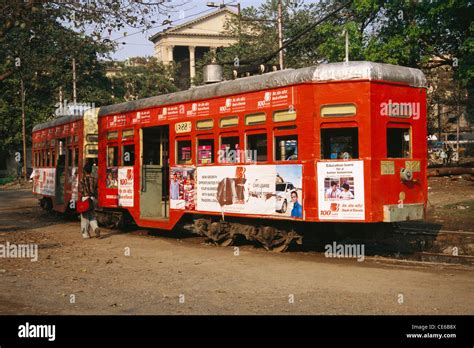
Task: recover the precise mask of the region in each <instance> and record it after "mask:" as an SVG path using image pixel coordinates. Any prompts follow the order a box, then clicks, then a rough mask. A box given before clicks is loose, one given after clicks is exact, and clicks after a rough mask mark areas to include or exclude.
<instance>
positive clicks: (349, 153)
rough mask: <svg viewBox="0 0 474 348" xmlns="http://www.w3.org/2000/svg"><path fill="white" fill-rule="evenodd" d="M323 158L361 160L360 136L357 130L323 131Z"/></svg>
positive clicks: (332, 129) (337, 129)
mask: <svg viewBox="0 0 474 348" xmlns="http://www.w3.org/2000/svg"><path fill="white" fill-rule="evenodd" d="M321 158H323V159H351V158H359V136H358V129H357V128H325V129H321Z"/></svg>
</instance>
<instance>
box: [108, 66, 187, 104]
mask: <svg viewBox="0 0 474 348" xmlns="http://www.w3.org/2000/svg"><path fill="white" fill-rule="evenodd" d="M115 68H119V69H120V71H119V72H118V73H117V75H116V76H114V77H113V86H114V97H115V98H116V99H115V101H116V102H117V101H127V100H134V99H141V98H146V97H151V96H155V95H160V94H166V93H172V92H176V91H177V90H178V89H177V87H176V86H175V84H174V83H173V76H174V74H175V67H174V66H165V65H163V63H161V62H158V61H157V59H156V58H155V57H143V58H142V57H140V58H138V57H137V58H132V59H130V60H129V62H128V63H125V64H124V63H122V64H116V65H115Z"/></svg>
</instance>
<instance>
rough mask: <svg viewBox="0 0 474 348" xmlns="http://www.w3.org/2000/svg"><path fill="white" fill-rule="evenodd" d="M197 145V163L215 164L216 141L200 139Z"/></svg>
mask: <svg viewBox="0 0 474 348" xmlns="http://www.w3.org/2000/svg"><path fill="white" fill-rule="evenodd" d="M197 144H198V148H197V150H198V152H197V163H198V164H211V163H214V139H199V140H198V143H197Z"/></svg>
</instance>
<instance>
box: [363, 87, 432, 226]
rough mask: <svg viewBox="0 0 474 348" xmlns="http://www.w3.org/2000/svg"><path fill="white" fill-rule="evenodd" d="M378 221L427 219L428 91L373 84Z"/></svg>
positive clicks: (375, 213) (374, 217)
mask: <svg viewBox="0 0 474 348" xmlns="http://www.w3.org/2000/svg"><path fill="white" fill-rule="evenodd" d="M371 100H372V139H374V142H373V144H372V152H373V161H372V173H373V188H372V204H373V206H374V207H375V209H374V211H373V212H372V220H373V221H383V222H396V221H406V220H419V219H423V218H424V216H425V211H426V203H427V177H426V174H427V141H426V137H427V128H426V127H427V120H426V90H425V89H424V88H414V87H410V86H402V85H396V84H389V83H373V84H372V97H371Z"/></svg>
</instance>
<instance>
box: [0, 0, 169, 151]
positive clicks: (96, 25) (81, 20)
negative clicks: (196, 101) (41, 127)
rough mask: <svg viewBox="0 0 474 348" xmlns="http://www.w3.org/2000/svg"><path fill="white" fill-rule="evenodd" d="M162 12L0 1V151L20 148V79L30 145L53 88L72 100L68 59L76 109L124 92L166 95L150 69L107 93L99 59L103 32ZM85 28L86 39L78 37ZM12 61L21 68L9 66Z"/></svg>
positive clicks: (51, 102) (135, 6)
mask: <svg viewBox="0 0 474 348" xmlns="http://www.w3.org/2000/svg"><path fill="white" fill-rule="evenodd" d="M164 6H165V7H164ZM169 6H170V4H159V3H156V2H154V1H140V2H136V1H125V0H124V1H120V2H118V1H114V2H111V1H108V0H95V1H85V0H84V1H54V2H53V1H41V2H39V1H33V0H29V1H2V2H0V47H1V49H0V151H4V150H5V149H6V148H11V147H12V146H17V145H19V144H20V143H21V138H22V136H21V134H22V133H21V129H22V125H21V97H20V81H21V79H23V81H24V85H25V90H26V98H25V114H26V134H27V140H28V142H29V141H30V134H31V130H32V128H33V126H34V125H36V124H38V123H40V122H43V121H45V120H48V119H51V118H52V117H53V115H54V111H55V109H56V105H57V102H58V100H59V91H60V90H61V91H62V95H63V98H64V99H65V100H67V101H68V102H72V101H73V92H72V80H73V78H72V59H73V58H74V59H75V62H76V76H77V79H76V80H77V84H76V86H77V101H78V102H79V103H94V104H95V106H101V105H106V104H111V103H113V102H118V101H124V100H125V99H126V98H125V94H126V93H132V92H133V93H135V92H136V96H138V97H144V96H149V95H153V94H155V93H161V92H163V93H164V92H169V91H173V90H174V89H173V88H174V86H173V85H172V83H171V82H170V81H169V79H167V78H165V77H164V76H165V73H164V68H163V67H162V66H158V65H157V64H156V63H153V64H150V65H149V66H146V67H136V68H133V67H132V68H126V69H125V70H126V71H125V77H124V81H123V85H124V86H125V84H127V86H132V87H131V88H132V89H133V91H132V92H130V91H129V90H128V89H127V88H128V87H126V88H125V87H124V88H122V91H123V93H122V94H120V83H121V82H120V81H119V82H118V85H117V89H118V91H117V92H118V93H117V92H114V91H113V88H114V87H115V86H113V85H112V81H110V80H109V79H108V78H107V77H106V70H105V69H106V66H105V65H104V64H103V62H102V61H101V60H102V59H104V58H107V57H108V55H109V53H110V52H111V51H112V50H113V49H114V48H115V45H114V44H113V43H112V42H111V41H110V40H102V38H101V36H102V34H104V31H105V34H108V32H109V30H117V29H121V28H122V27H124V25H125V24H127V25H132V26H135V27H140V28H149V27H150V26H151V25H152V24H154V19H156V17H157V15H158V14H159V13H164V12H165V10H166V7H169ZM71 28H73V29H71ZM86 28H87V29H88V30H91V31H92V33H91V34H90V35H85V30H86ZM17 58H19V59H20V60H21V66H20V67H16V66H15V62H16V61H17ZM147 69H150V70H147ZM155 74H158V75H159V76H154V75H155ZM166 76H167V75H166ZM156 86H158V87H156ZM113 96H116V98H113Z"/></svg>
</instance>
